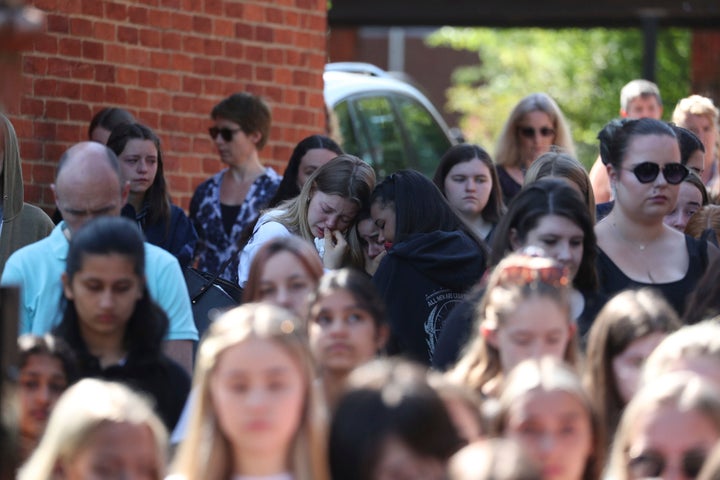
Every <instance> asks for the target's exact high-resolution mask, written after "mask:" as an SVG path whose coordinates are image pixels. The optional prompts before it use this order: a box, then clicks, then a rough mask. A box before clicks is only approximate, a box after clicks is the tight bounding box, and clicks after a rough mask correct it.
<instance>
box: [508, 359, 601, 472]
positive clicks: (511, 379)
mask: <svg viewBox="0 0 720 480" xmlns="http://www.w3.org/2000/svg"><path fill="white" fill-rule="evenodd" d="M532 392H563V393H567V394H569V395H571V396H572V397H573V398H575V400H577V402H578V403H580V404H581V405H582V407H583V409H584V410H585V413H587V416H588V421H589V423H590V427H591V429H592V431H591V435H592V440H591V445H592V450H591V452H590V456H589V457H588V458H587V459H586V461H585V468H584V470H583V476H582V478H583V480H596V479H598V478H600V474H601V471H602V468H603V465H604V462H605V428H604V425H603V422H602V421H601V417H600V414H599V413H598V411H597V409H596V408H595V404H594V403H593V401H592V399H591V398H590V395H588V393H587V391H586V390H585V389H584V388H583V385H582V381H581V380H580V377H579V376H578V374H577V373H576V372H575V371H574V370H573V369H572V368H571V367H570V366H569V365H566V364H565V363H563V362H562V361H560V360H558V359H556V358H552V357H543V358H541V359H536V358H530V359H527V360H524V361H522V362H521V363H520V364H519V365H518V366H516V367H515V368H514V369H513V370H512V372H510V375H508V377H507V378H506V379H505V382H504V383H503V388H502V392H501V394H500V398H499V402H498V404H499V410H498V415H497V419H496V422H497V433H498V434H500V435H505V434H506V433H507V432H506V429H507V425H508V421H509V418H508V417H509V414H510V410H511V408H512V406H513V404H514V403H515V402H516V401H518V399H520V398H522V397H524V396H525V395H527V394H529V393H532Z"/></svg>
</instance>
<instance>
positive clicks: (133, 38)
mask: <svg viewBox="0 0 720 480" xmlns="http://www.w3.org/2000/svg"><path fill="white" fill-rule="evenodd" d="M138 38H139V34H138V29H137V28H133V27H125V26H120V27H118V29H117V39H118V41H119V42H123V43H129V44H131V45H137V43H138Z"/></svg>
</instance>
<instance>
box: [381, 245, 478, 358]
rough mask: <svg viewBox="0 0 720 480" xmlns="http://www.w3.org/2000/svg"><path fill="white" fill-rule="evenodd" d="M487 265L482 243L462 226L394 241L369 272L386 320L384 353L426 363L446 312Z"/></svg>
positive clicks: (476, 279)
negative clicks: (459, 229)
mask: <svg viewBox="0 0 720 480" xmlns="http://www.w3.org/2000/svg"><path fill="white" fill-rule="evenodd" d="M485 266H486V258H485V255H484V254H483V251H482V250H481V248H480V246H479V245H478V244H477V243H476V242H475V241H474V240H473V239H471V238H470V237H469V236H468V235H467V234H466V233H464V232H462V231H453V232H443V231H435V232H431V233H416V234H413V235H410V236H409V237H408V238H407V239H406V240H404V241H402V242H400V243H397V244H395V245H393V246H392V247H391V248H390V250H388V252H387V255H386V257H385V258H384V259H383V260H382V262H381V263H380V266H379V267H378V270H377V272H376V273H375V275H374V276H373V283H375V286H376V287H377V289H378V292H379V293H380V295H381V296H382V298H383V299H384V301H385V305H386V307H387V312H388V320H389V322H390V330H391V332H390V340H389V342H388V345H387V351H388V354H390V355H394V354H401V355H404V356H406V357H408V358H410V359H413V360H416V361H419V362H421V363H423V364H425V365H429V364H430V362H431V360H432V356H433V352H434V350H435V345H436V343H437V340H438V338H439V336H440V331H441V330H442V327H443V324H444V322H445V319H446V318H447V316H448V313H449V312H450V311H451V310H452V308H453V307H455V305H456V304H457V303H458V302H459V301H461V300H462V299H463V298H464V294H465V292H467V291H468V290H469V289H470V288H471V287H472V286H473V285H474V284H475V283H476V282H477V281H479V280H480V278H481V277H482V275H483V274H484V273H485Z"/></svg>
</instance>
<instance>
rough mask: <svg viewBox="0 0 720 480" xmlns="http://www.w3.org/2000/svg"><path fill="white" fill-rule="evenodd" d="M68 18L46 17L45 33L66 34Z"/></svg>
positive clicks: (58, 16) (62, 16)
mask: <svg viewBox="0 0 720 480" xmlns="http://www.w3.org/2000/svg"><path fill="white" fill-rule="evenodd" d="M69 30H70V27H69V25H68V17H67V16H65V15H53V14H48V15H47V31H48V32H51V33H68V32H69Z"/></svg>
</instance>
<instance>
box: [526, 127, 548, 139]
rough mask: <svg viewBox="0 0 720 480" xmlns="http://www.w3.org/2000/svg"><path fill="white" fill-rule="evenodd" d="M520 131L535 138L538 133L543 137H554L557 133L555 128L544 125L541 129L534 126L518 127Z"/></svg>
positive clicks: (528, 136) (527, 136)
mask: <svg viewBox="0 0 720 480" xmlns="http://www.w3.org/2000/svg"><path fill="white" fill-rule="evenodd" d="M518 133H520V135H522V136H523V137H525V138H534V137H535V134H536V133H539V134H540V136H541V137H552V136H553V135H555V129H554V128H550V127H542V128H539V129H536V128H533V127H518Z"/></svg>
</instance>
